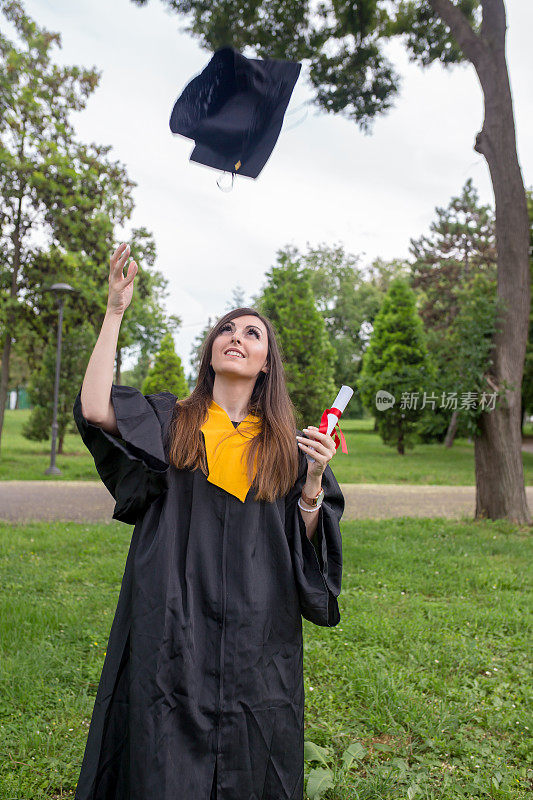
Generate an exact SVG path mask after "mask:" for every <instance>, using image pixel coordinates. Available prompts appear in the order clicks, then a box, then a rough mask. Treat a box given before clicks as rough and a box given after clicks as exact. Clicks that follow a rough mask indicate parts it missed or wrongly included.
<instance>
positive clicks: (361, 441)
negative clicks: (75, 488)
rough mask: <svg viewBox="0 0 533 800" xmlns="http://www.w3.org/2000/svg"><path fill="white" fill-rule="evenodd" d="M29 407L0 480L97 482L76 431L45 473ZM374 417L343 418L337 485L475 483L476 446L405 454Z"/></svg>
mask: <svg viewBox="0 0 533 800" xmlns="http://www.w3.org/2000/svg"><path fill="white" fill-rule="evenodd" d="M29 413H30V412H29V411H28V410H26V409H22V410H18V411H16V410H9V411H6V416H5V424H4V431H3V434H2V453H1V458H0V480H54V481H56V480H91V479H93V480H99V478H98V475H97V473H96V470H95V468H94V462H93V459H92V457H91V455H90V453H89V451H88V450H87V448H86V447H85V445H84V444H83V442H82V440H81V438H80V436H79V434H78V433H77V431H76V432H75V433H69V434H67V435H66V436H65V444H64V450H65V453H64V454H63V455H59V456H57V458H56V463H57V466H58V467H59V469H60V470H61V475H57V476H56V475H45V474H44V473H45V470H46V469H47V468H48V466H49V464H50V443H47V442H32V441H29V440H28V439H25V438H24V437H23V436H22V425H23V423H24V421H25V420H26V419H27V417H28V415H29ZM372 426H373V421H372V420H370V419H368V420H367V419H365V420H343V422H342V430H343V432H344V434H345V436H346V444H347V446H348V453H347V454H345V453H343V452H342V451H341V449H340V447H339V449H338V450H337V453H336V455H335V458H334V460H333V461H332V464H331V466H332V468H333V471H334V473H335V477H336V478H337V480H338V481H339V483H410V484H439V485H460V486H473V485H474V484H475V475H474V445H473V444H472V443H471V442H469V441H468V440H467V439H457V440H456V441H455V442H454V444H453V447H451V448H447V447H445V446H444V445H442V444H417V445H415V447H414V449H413V450H408V451H407V452H406V454H405V455H404V456H400V455H398V453H397V452H396V451H395V450H394V449H393V448H392V447H388V446H386V445H384V444H383V443H382V441H381V439H380V437H379V436H378V435H377V434H376V433H374V432H373V430H372ZM522 459H523V463H524V475H525V482H526V485H533V453H522Z"/></svg>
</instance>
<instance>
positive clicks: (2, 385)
mask: <svg viewBox="0 0 533 800" xmlns="http://www.w3.org/2000/svg"><path fill="white" fill-rule="evenodd" d="M22 194H23V193H22V191H21V193H20V196H19V203H18V209H17V218H16V221H15V228H14V231H13V238H12V241H13V272H12V273H11V290H10V293H9V300H10V303H11V304H10V305H8V310H7V314H6V336H5V340H4V347H3V350H2V372H1V375H0V449H1V446H2V431H3V429H4V414H5V410H6V405H7V389H8V386H9V360H10V357H11V342H12V341H13V339H12V333H14V331H15V320H16V318H15V310H14V309H15V306H14V305H13V304H14V303H15V302H16V299H17V290H18V287H17V278H18V273H19V268H20V251H21V247H22V244H21V241H20V225H21V219H22Z"/></svg>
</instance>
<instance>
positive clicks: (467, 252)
mask: <svg viewBox="0 0 533 800" xmlns="http://www.w3.org/2000/svg"><path fill="white" fill-rule="evenodd" d="M435 213H436V217H437V219H436V220H435V221H433V222H432V223H431V225H430V232H431V234H430V236H421V237H420V238H419V239H411V240H410V248H409V250H410V253H411V255H412V256H413V259H414V260H413V262H412V263H411V287H412V288H413V289H415V290H418V292H419V304H418V313H419V314H420V316H421V317H422V320H423V322H424V325H425V326H426V330H431V331H433V332H434V333H435V334H436V335H437V336H438V337H439V338H441V337H442V335H443V334H445V331H446V330H447V328H449V326H450V325H451V323H452V322H453V320H454V319H455V317H456V315H457V313H458V311H459V304H458V301H457V293H458V292H460V291H461V290H462V289H463V288H464V286H465V285H466V284H467V283H468V281H469V280H470V279H471V278H473V277H474V275H476V274H478V273H480V272H483V273H486V274H487V275H488V276H489V277H490V278H492V279H495V278H496V264H497V253H496V235H495V227H494V214H493V212H492V209H491V208H490V206H486V205H481V204H480V202H479V195H478V192H477V190H476V188H475V186H474V184H473V182H472V179H471V178H468V180H467V181H466V183H465V185H464V186H463V189H462V191H461V194H460V195H459V196H458V197H452V198H451V200H450V202H449V203H448V206H447V207H446V208H438V207H437V208H436V209H435Z"/></svg>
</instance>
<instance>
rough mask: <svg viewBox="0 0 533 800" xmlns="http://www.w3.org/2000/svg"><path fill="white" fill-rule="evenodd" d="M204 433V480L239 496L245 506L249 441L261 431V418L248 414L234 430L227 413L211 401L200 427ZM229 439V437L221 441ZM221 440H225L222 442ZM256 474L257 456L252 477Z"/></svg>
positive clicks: (248, 486)
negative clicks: (205, 417) (205, 475)
mask: <svg viewBox="0 0 533 800" xmlns="http://www.w3.org/2000/svg"><path fill="white" fill-rule="evenodd" d="M200 430H201V431H202V433H203V434H204V439H205V450H206V455H207V466H208V469H209V475H208V478H207V480H208V481H209V482H210V483H214V484H215V486H219V487H220V488H221V489H225V490H226V492H229V493H230V494H233V495H235V497H238V498H239V500H240V501H241V502H243V503H244V501H245V499H246V495H247V494H248V491H249V489H250V486H251V485H252V484H251V482H250V481H249V480H248V476H247V474H246V458H247V448H248V443H249V441H250V439H253V438H254V436H257V435H258V434H259V433H260V431H261V418H260V417H256V416H254V414H248V416H247V417H245V419H243V420H242V422H240V423H239V425H238V426H237V427H236V428H235V426H234V425H233V423H232V421H231V420H230V418H229V416H228V413H227V411H225V410H224V409H223V408H222V407H221V406H219V405H218V403H215V401H214V400H211V404H210V406H209V411H208V415H207V419H206V421H205V422H204V424H203V425H202V427H201V428H200ZM228 433H230V434H231V436H228V438H224V437H226V436H227V435H228ZM222 439H224V441H221V440H222ZM256 471H257V456H256V458H255V460H254V468H253V476H252V480H253V478H254V477H255V475H256Z"/></svg>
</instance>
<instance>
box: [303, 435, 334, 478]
mask: <svg viewBox="0 0 533 800" xmlns="http://www.w3.org/2000/svg"><path fill="white" fill-rule="evenodd" d="M303 433H305V434H307V438H306V437H304V436H297V437H296V438H297V440H298V447H300V449H301V450H303V451H304V453H307V454H308V455H309V456H311V458H313V459H314V461H309V460H308V462H307V474H308V476H309V477H310V478H321V477H322V475H323V473H324V470H325V469H326V467H327V465H328V463H329V462H330V461H331V459H332V458H333V456H334V455H335V453H336V448H335V442H334V441H333V439H332V437H331V436H330V435H329V433H320V431H319V430H318V428H317V427H315V426H314V425H309V427H308V428H303Z"/></svg>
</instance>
